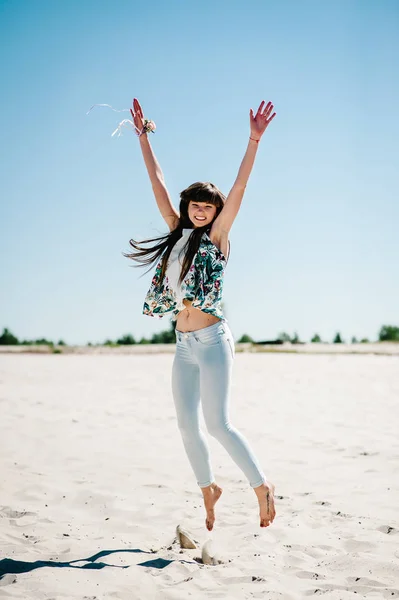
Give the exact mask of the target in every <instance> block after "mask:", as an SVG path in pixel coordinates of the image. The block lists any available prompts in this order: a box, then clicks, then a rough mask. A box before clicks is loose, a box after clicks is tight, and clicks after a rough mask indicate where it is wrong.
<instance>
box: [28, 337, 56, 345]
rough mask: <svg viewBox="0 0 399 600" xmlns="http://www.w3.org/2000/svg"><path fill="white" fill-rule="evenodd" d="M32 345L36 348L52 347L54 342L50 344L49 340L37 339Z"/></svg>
mask: <svg viewBox="0 0 399 600" xmlns="http://www.w3.org/2000/svg"><path fill="white" fill-rule="evenodd" d="M33 343H34V344H36V345H37V346H54V342H52V341H51V340H46V338H39V339H37V340H34V342H33Z"/></svg>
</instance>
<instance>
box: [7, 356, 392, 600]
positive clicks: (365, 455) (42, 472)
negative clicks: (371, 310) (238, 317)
mask: <svg viewBox="0 0 399 600" xmlns="http://www.w3.org/2000/svg"><path fill="white" fill-rule="evenodd" d="M172 360H173V355H171V354H165V353H164V354H154V353H153V354H127V355H124V354H86V355H85V354H68V355H58V354H54V355H51V354H48V355H44V354H43V355H41V354H18V353H14V354H4V353H3V354H1V356H0V407H1V413H0V414H1V421H0V475H1V497H0V548H1V553H2V556H1V559H3V560H0V577H1V579H0V598H13V599H14V598H20V599H24V600H29V599H31V598H40V599H46V600H50V599H52V600H55V599H57V600H58V599H68V600H72V599H75V598H76V599H78V598H79V599H87V600H89V599H91V600H94V599H95V600H108V599H115V600H117V599H123V600H135V599H140V600H141V599H143V600H153V599H160V600H161V599H162V600H169V599H170V600H172V599H173V600H178V599H182V600H183V599H184V600H186V599H192V600H196V599H197V598H198V599H199V598H223V599H224V598H227V599H229V600H231V599H232V600H234V599H244V598H245V599H246V598H251V599H252V598H263V599H266V600H268V599H273V600H274V599H277V598H278V599H284V600H288V599H297V598H307V597H308V596H311V597H312V596H322V597H323V598H326V599H327V598H328V599H335V600H340V599H342V600H346V599H347V598H356V599H359V598H367V599H372V598H379V599H381V598H399V522H398V506H399V436H398V430H399V428H398V423H399V419H398V413H399V358H398V356H376V355H363V356H360V355H324V354H319V355H318V354H314V355H308V354H286V353H285V354H270V353H264V354H262V353H260V354H251V353H243V354H237V355H236V361H235V367H234V377H233V389H232V404H231V421H232V423H233V424H234V425H235V426H236V427H238V428H239V429H240V430H241V431H242V432H243V433H244V434H245V435H246V436H247V438H248V439H249V441H250V443H251V445H252V446H253V448H254V450H255V452H256V454H257V455H258V457H259V458H260V460H261V463H262V465H263V468H264V470H265V472H266V474H267V476H268V477H269V478H270V480H271V481H273V482H274V483H275V485H276V494H277V500H276V505H277V517H276V520H275V522H274V523H273V524H272V526H271V527H269V528H266V529H261V528H260V527H259V518H258V511H257V501H256V497H255V494H254V492H253V491H252V490H251V488H249V486H248V483H247V481H246V480H245V478H244V476H243V474H242V473H241V471H240V470H239V469H238V467H237V466H236V465H235V464H234V463H233V462H232V460H231V459H230V457H229V456H228V455H227V453H226V452H225V450H224V449H223V448H222V447H221V446H220V445H219V444H218V442H217V441H216V440H214V439H213V438H210V437H209V436H208V439H209V445H210V449H211V454H212V458H213V464H214V468H215V472H216V476H217V481H218V483H219V485H221V486H222V488H223V490H224V491H223V495H222V497H221V499H220V501H219V503H218V505H217V507H216V508H217V510H216V518H217V521H216V525H215V529H214V531H213V533H212V534H209V533H208V532H207V531H206V529H205V524H204V522H205V514H204V510H203V506H202V501H201V498H202V497H201V493H200V491H199V488H198V487H197V484H196V483H195V479H194V475H193V473H192V471H191V468H190V466H189V463H188V460H187V458H186V456H185V453H184V450H183V445H182V442H181V439H180V435H179V432H178V429H177V425H176V419H175V414H174V407H173V400H172V396H171V390H170V371H171V365H172ZM179 524H180V525H181V526H182V527H184V528H185V530H187V531H188V532H190V534H191V535H192V536H193V539H194V540H196V542H197V548H196V549H192V550H190V549H187V550H180V547H179V545H178V544H177V543H176V541H175V536H176V526H177V525H179ZM210 539H211V540H212V546H214V547H216V548H217V555H218V556H219V557H221V559H222V560H223V562H222V563H221V564H216V565H204V564H201V562H200V557H201V552H202V547H203V545H204V544H205V543H206V542H208V540H210ZM208 545H209V542H208Z"/></svg>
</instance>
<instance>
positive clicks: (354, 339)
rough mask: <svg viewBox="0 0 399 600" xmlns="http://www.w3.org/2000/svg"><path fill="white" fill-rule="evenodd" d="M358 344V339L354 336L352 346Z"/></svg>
mask: <svg viewBox="0 0 399 600" xmlns="http://www.w3.org/2000/svg"><path fill="white" fill-rule="evenodd" d="M357 343H358V341H357V338H356V337H355V336H353V337H352V339H351V344H357Z"/></svg>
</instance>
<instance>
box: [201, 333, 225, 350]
mask: <svg viewBox="0 0 399 600" xmlns="http://www.w3.org/2000/svg"><path fill="white" fill-rule="evenodd" d="M195 339H196V340H197V342H198V343H199V344H200V345H201V346H207V347H208V348H212V347H213V346H219V344H220V340H221V336H220V335H219V334H218V335H213V336H212V337H203V338H202V339H201V338H200V337H199V336H195Z"/></svg>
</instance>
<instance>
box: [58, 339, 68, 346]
mask: <svg viewBox="0 0 399 600" xmlns="http://www.w3.org/2000/svg"><path fill="white" fill-rule="evenodd" d="M57 346H66V343H65V342H64V340H58V344H57Z"/></svg>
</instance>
